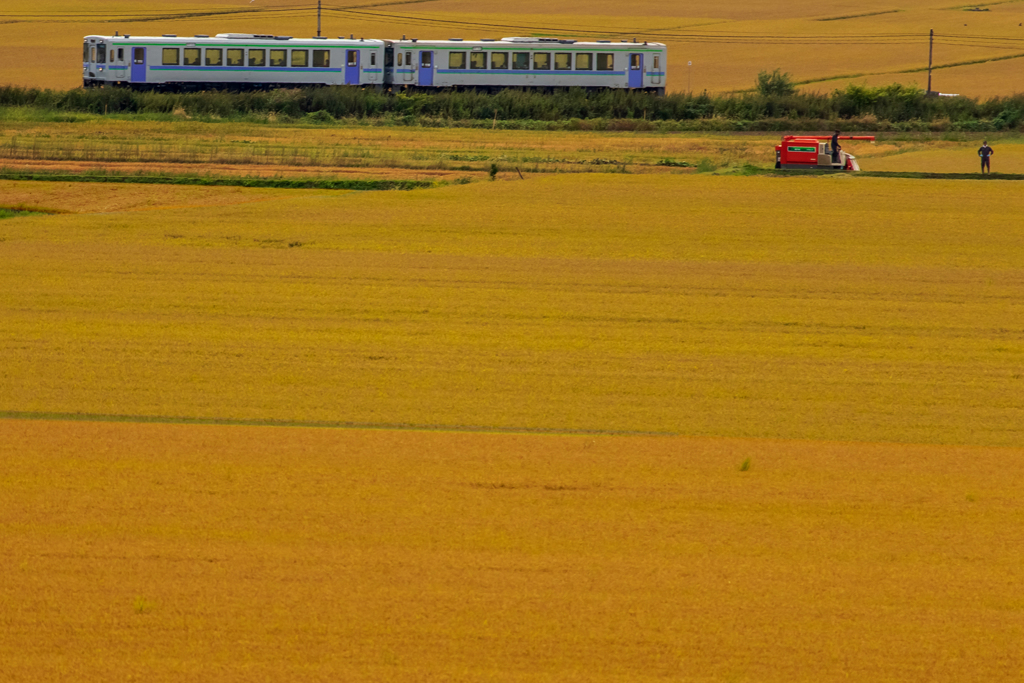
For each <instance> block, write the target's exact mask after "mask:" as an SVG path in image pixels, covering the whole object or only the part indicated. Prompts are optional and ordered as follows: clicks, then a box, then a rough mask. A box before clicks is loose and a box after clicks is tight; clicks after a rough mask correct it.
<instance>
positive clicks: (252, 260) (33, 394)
mask: <svg viewBox="0 0 1024 683" xmlns="http://www.w3.org/2000/svg"><path fill="white" fill-rule="evenodd" d="M51 187H52V185H50V184H46V183H43V184H33V183H11V182H3V183H2V192H3V194H4V196H9V197H12V198H13V199H15V200H16V203H18V204H24V205H41V204H44V203H45V202H46V199H45V196H44V195H43V194H40V195H39V197H38V198H37V199H33V196H34V195H36V193H46V192H52V190H51V189H49V188H51ZM90 187H95V188H96V190H95V194H96V199H95V200H94V201H95V205H96V209H91V207H90V200H88V199H87V198H84V197H83V198H82V199H81V200H80V206H81V208H82V209H84V210H86V211H88V210H107V209H106V208H105V207H109V205H110V202H111V200H109V199H105V197H108V196H112V197H117V196H119V195H121V193H126V194H127V195H129V196H131V197H133V199H131V201H125V200H120V201H121V202H122V207H123V208H122V210H121V211H116V212H115V213H82V214H63V215H55V216H45V217H29V218H19V219H17V220H16V221H5V223H3V224H2V225H0V229H2V231H3V234H2V236H3V238H4V241H3V242H0V249H2V250H3V256H4V262H5V266H6V267H5V268H4V269H3V272H2V273H0V291H3V297H2V299H0V302H2V311H0V313H2V316H3V319H4V321H5V329H6V331H7V333H6V335H5V337H4V338H3V340H2V341H0V345H2V346H0V353H3V356H4V358H5V372H4V375H3V378H2V380H0V382H2V384H0V410H4V411H12V412H17V411H28V412H35V413H46V414H49V413H57V414H64V413H78V412H82V413H90V414H114V415H134V416H160V417H167V418H204V419H223V418H227V419H236V420H252V421H274V420H283V421H294V422H324V423H351V424H368V425H369V424H372V425H417V426H447V427H461V426H480V427H486V428H495V429H544V430H597V431H603V430H610V431H624V432H633V431H639V432H658V433H682V434H719V435H722V434H724V435H735V436H751V437H754V436H757V437H765V436H771V437H776V436H777V437H789V438H813V439H848V440H868V441H911V442H931V443H974V444H988V445H1014V446H1020V445H1022V442H1024V441H1022V439H1024V432H1022V428H1021V425H1024V414H1022V410H1024V407H1022V406H1021V404H1020V402H1019V400H1017V398H1016V397H1017V396H1019V389H1020V386H1021V375H1020V367H1021V366H1022V352H1024V348H1022V347H1021V341H1020V338H1019V330H1020V329H1021V328H1022V327H1024V309H1022V307H1021V303H1020V302H1021V291H1022V290H1021V287H1022V281H1021V279H1020V272H1021V271H1020V267H1021V259H1022V256H1021V255H1022V253H1024V251H1022V250H1021V248H1020V246H1021V235H1020V234H1019V232H1016V231H1013V230H1008V229H1007V226H1010V225H1013V224H1014V223H1015V221H1016V216H1018V215H1020V213H1021V211H1022V210H1024V207H1022V206H1021V201H1022V200H1021V198H1020V194H1019V192H1018V191H1017V188H1016V186H1015V184H1014V183H986V184H983V185H973V184H972V185H968V184H965V183H963V182H959V183H958V182H953V181H914V180H891V179H890V180H886V179H870V178H861V179H856V178H848V177H831V178H757V177H751V178H728V177H707V176H690V177H684V176H675V175H668V176H664V175H662V176H621V175H609V174H600V175H585V176H579V175H576V176H568V175H553V176H547V177H544V176H531V177H530V179H529V180H528V181H526V182H522V181H518V180H517V181H508V182H497V183H488V182H477V183H472V184H469V185H463V186H450V187H446V188H441V189H436V190H423V191H413V192H403V193H340V194H339V193H334V192H327V191H314V190H307V191H299V192H286V191H281V190H243V189H239V188H232V189H225V190H215V189H206V190H203V191H202V192H200V193H197V197H198V199H197V201H196V202H195V203H189V202H188V201H187V199H186V198H184V197H183V198H181V199H178V198H175V197H173V195H167V194H166V193H165V191H164V190H160V189H152V190H150V189H148V188H137V187H132V188H126V189H121V188H117V189H114V188H110V187H108V186H102V185H97V186H90ZM965 188H966V189H969V192H968V191H965ZM147 193H152V195H153V197H154V199H153V203H156V204H160V205H163V206H172V207H180V208H169V209H166V210H153V211H145V212H139V211H133V210H131V209H133V207H139V208H145V207H146V201H144V200H142V199H140V198H134V197H141V196H144V195H146V194H147ZM217 197H223V200H218V199H217ZM57 208H67V205H66V204H65V205H61V206H59V207H57Z"/></svg>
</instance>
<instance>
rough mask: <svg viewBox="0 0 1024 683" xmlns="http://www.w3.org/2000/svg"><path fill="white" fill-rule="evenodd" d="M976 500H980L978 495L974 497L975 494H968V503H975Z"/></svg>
mask: <svg viewBox="0 0 1024 683" xmlns="http://www.w3.org/2000/svg"><path fill="white" fill-rule="evenodd" d="M976 500H978V497H977V496H976V495H974V494H973V493H968V494H967V502H968V503H973V502H974V501H976Z"/></svg>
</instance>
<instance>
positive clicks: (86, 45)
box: [82, 43, 89, 62]
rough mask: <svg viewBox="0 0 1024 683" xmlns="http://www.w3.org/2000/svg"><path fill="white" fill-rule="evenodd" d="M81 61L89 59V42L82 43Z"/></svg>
mask: <svg viewBox="0 0 1024 683" xmlns="http://www.w3.org/2000/svg"><path fill="white" fill-rule="evenodd" d="M82 61H83V62H88V61H89V43H82Z"/></svg>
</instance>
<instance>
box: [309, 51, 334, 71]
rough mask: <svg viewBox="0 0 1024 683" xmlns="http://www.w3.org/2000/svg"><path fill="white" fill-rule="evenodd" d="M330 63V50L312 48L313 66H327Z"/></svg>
mask: <svg viewBox="0 0 1024 683" xmlns="http://www.w3.org/2000/svg"><path fill="white" fill-rule="evenodd" d="M330 65H331V51H330V50H313V66H315V67H319V68H322V69H324V68H327V67H329V66H330Z"/></svg>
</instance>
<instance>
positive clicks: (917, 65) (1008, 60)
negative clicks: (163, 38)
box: [0, 0, 1024, 97]
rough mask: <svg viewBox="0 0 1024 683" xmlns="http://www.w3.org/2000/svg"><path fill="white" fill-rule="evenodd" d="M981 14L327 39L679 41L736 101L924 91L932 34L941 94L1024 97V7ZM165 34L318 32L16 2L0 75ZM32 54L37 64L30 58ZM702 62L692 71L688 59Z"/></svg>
mask: <svg viewBox="0 0 1024 683" xmlns="http://www.w3.org/2000/svg"><path fill="white" fill-rule="evenodd" d="M973 7H974V6H973V5H962V6H959V5H956V4H945V5H944V4H942V3H934V2H930V1H927V0H902V1H901V2H899V3H896V4H893V3H884V2H875V1H871V2H860V3H857V4H856V5H855V6H854V5H850V4H849V3H845V2H837V1H835V0H826V1H825V2H809V1H807V0H801V1H800V2H787V3H785V4H784V5H780V4H779V3H767V2H760V3H751V2H744V1H741V0H725V1H724V2H718V3H713V4H709V3H696V2H664V1H661V2H655V1H653V0H642V1H641V2H632V3H615V2H611V0H592V1H590V2H586V3H583V2H579V1H578V0H571V1H570V2H568V3H561V4H558V5H552V4H551V3H550V2H539V1H537V0H528V1H526V2H517V3H508V2H495V1H492V0H479V1H474V2H468V1H467V0H431V1H427V2H415V3H401V2H400V3H392V2H381V3H378V4H366V3H363V2H358V3H357V2H339V3H330V4H329V5H327V6H326V9H325V12H324V19H323V30H324V35H331V36H335V35H346V36H347V35H349V34H354V35H356V36H374V37H383V38H392V37H400V36H401V35H403V34H407V35H409V36H410V37H413V36H417V37H422V38H448V37H465V38H476V37H502V36H508V35H557V36H572V37H578V38H594V39H612V40H616V39H632V38H633V37H634V36H636V37H640V38H641V39H644V38H646V39H651V40H657V41H660V42H665V43H667V44H668V46H669V55H670V57H669V74H670V75H669V81H668V87H669V89H670V90H674V91H685V90H687V89H690V90H694V91H701V90H709V91H711V92H723V91H731V90H737V89H746V88H750V87H751V86H752V84H753V82H754V78H755V76H756V75H757V73H758V72H759V71H761V70H763V69H767V70H772V69H775V68H781V69H782V70H784V71H788V72H790V73H792V74H793V76H794V77H795V78H796V80H797V81H801V82H806V83H807V85H806V86H805V87H806V88H807V89H810V90H821V91H830V90H831V89H832V88H834V87H844V86H845V85H846V83H848V82H851V81H852V82H858V83H868V84H871V85H876V84H889V83H893V82H900V83H905V84H911V83H916V84H917V85H919V86H921V87H924V86H925V84H926V82H927V76H926V74H924V73H923V71H922V69H924V68H925V67H926V66H927V63H928V62H927V60H928V31H929V30H930V29H934V30H935V32H936V34H937V35H938V36H939V39H938V41H937V44H936V48H935V64H936V66H937V67H938V68H937V69H936V71H935V73H934V81H933V85H934V87H935V89H936V90H940V91H942V92H947V93H961V94H966V95H971V96H980V97H988V96H994V95H1007V94H1012V93H1015V92H1019V91H1021V90H1022V89H1024V83H1022V81H1021V77H1020V63H1021V59H1022V58H1024V33H1022V31H1024V29H1021V27H1020V23H1021V22H1022V21H1024V9H1022V7H1021V5H1020V3H1017V2H997V3H989V4H986V5H984V9H986V10H987V11H982V12H975V11H968V10H969V9H971V8H973ZM115 30H118V31H120V32H121V33H131V34H136V35H152V34H157V35H159V34H162V33H177V34H180V35H188V34H193V33H207V34H215V33H220V32H227V31H238V32H255V33H277V34H289V35H296V36H308V35H315V32H316V16H315V9H313V5H312V4H311V3H309V2H306V1H305V0H301V1H300V0H258V1H257V2H255V3H242V2H239V3H228V2H224V1H223V0H216V1H211V0H195V1H194V2H191V3H189V4H188V5H187V6H182V5H181V4H180V3H172V2H168V1H167V0H157V1H155V2H147V3H145V6H144V7H141V8H140V7H139V6H138V5H137V4H136V3H127V2H115V3H105V4H104V5H103V6H102V7H96V8H94V7H92V6H89V7H83V6H81V5H80V4H77V3H71V2H68V0H43V1H42V2H31V3H30V2H28V1H27V0H8V2H6V3H5V5H4V6H3V8H0V60H2V63H4V64H17V65H18V66H17V67H15V68H12V69H6V70H5V71H4V73H3V75H2V76H0V80H2V81H3V82H4V83H14V84H18V85H38V86H45V87H57V88H69V87H75V86H76V85H77V84H79V83H80V72H79V70H78V69H79V65H78V62H79V60H78V55H79V54H80V43H81V38H82V36H84V35H87V34H92V33H102V34H109V33H113V32H114V31H115ZM26 54H30V55H32V57H33V58H31V59H25V56H26ZM689 62H692V67H691V66H688V63H689Z"/></svg>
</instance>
